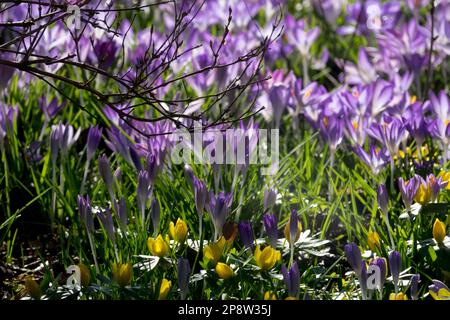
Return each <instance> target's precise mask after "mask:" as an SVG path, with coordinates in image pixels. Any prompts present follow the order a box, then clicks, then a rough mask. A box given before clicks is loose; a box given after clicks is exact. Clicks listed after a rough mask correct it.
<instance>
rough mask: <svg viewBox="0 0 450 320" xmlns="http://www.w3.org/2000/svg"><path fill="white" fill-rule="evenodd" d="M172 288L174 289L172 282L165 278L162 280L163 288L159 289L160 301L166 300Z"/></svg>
mask: <svg viewBox="0 0 450 320" xmlns="http://www.w3.org/2000/svg"><path fill="white" fill-rule="evenodd" d="M171 287H172V281H169V280H167V279H165V278H164V279H162V281H161V287H160V288H159V297H158V300H166V299H167V295H168V294H169V291H170V288H171Z"/></svg>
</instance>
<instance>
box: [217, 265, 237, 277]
mask: <svg viewBox="0 0 450 320" xmlns="http://www.w3.org/2000/svg"><path fill="white" fill-rule="evenodd" d="M216 272H217V274H218V276H219V277H220V278H221V279H224V280H227V279H229V278H231V277H232V276H234V271H233V269H231V267H230V266H229V265H227V264H226V263H223V262H218V263H217V265H216Z"/></svg>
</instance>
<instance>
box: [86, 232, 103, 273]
mask: <svg viewBox="0 0 450 320" xmlns="http://www.w3.org/2000/svg"><path fill="white" fill-rule="evenodd" d="M87 235H88V239H89V245H90V246H91V251H92V256H93V257H94V264H95V271H96V272H97V274H99V273H100V269H99V268H98V262H97V252H96V251H95V246H94V241H92V236H91V233H90V232H89V231H88V232H87Z"/></svg>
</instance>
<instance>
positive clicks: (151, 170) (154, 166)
mask: <svg viewBox="0 0 450 320" xmlns="http://www.w3.org/2000/svg"><path fill="white" fill-rule="evenodd" d="M159 168H160V163H159V162H158V158H157V157H156V156H155V155H154V154H149V155H148V156H147V171H148V174H149V178H150V182H151V183H152V184H153V183H154V182H155V180H156V175H157V174H158V171H159Z"/></svg>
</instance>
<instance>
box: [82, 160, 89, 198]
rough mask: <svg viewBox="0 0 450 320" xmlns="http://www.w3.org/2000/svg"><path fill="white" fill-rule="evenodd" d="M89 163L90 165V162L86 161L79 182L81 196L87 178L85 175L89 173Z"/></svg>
mask: <svg viewBox="0 0 450 320" xmlns="http://www.w3.org/2000/svg"><path fill="white" fill-rule="evenodd" d="M89 163H90V160H87V161H86V165H85V166H84V173H83V180H82V181H81V187H80V193H81V194H83V193H84V185H85V184H86V178H87V174H88V171H89Z"/></svg>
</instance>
